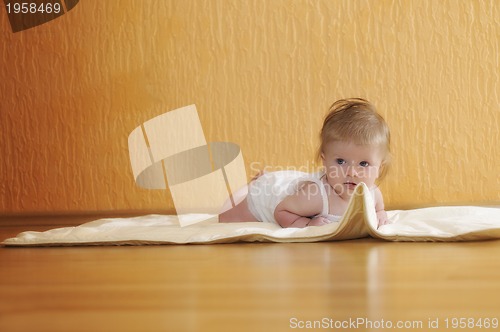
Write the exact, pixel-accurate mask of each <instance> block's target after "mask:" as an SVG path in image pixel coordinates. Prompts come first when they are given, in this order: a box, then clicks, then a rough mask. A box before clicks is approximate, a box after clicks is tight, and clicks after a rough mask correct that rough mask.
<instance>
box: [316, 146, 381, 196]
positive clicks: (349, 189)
mask: <svg viewBox="0 0 500 332" xmlns="http://www.w3.org/2000/svg"><path fill="white" fill-rule="evenodd" d="M382 156H383V154H382V151H381V149H380V148H379V147H376V146H375V147H374V146H370V145H356V144H354V143H351V142H344V141H340V142H338V141H337V142H336V141H334V142H331V143H329V144H328V145H327V146H326V148H325V151H324V152H323V154H322V155H321V157H322V159H323V165H324V166H325V170H326V174H327V180H328V183H329V184H330V186H332V188H333V189H334V190H335V192H337V194H339V195H341V196H350V195H352V193H353V192H354V188H355V187H356V186H357V185H358V184H359V183H360V182H364V183H365V184H366V185H367V186H368V187H369V188H372V187H374V186H375V180H377V178H378V176H379V173H380V166H381V164H382V160H383V158H382Z"/></svg>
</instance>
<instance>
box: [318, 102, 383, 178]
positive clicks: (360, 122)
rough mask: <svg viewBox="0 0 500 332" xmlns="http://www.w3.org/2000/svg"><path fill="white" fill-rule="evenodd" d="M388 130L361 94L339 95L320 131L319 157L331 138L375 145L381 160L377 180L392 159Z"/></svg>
mask: <svg viewBox="0 0 500 332" xmlns="http://www.w3.org/2000/svg"><path fill="white" fill-rule="evenodd" d="M390 139H391V138H390V132H389V127H388V126H387V123H386V122H385V120H384V119H383V118H382V117H381V116H380V114H378V113H377V111H376V110H375V107H374V106H373V105H372V104H371V103H370V102H369V101H367V100H364V99H360V98H350V99H341V100H338V101H336V102H335V103H333V105H332V106H331V107H330V109H329V113H328V115H327V116H326V118H325V120H324V122H323V128H322V129H321V132H320V140H321V145H320V147H319V150H318V159H320V158H321V159H324V153H325V151H326V149H327V147H328V145H329V144H330V143H332V142H344V143H352V144H355V145H357V146H364V147H371V148H373V149H376V150H377V151H378V152H377V153H379V157H380V160H381V165H380V170H379V174H378V179H377V180H378V182H379V181H381V180H382V179H383V178H384V176H385V175H386V174H387V170H388V167H389V164H390V160H391V153H390Z"/></svg>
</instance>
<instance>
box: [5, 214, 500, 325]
mask: <svg viewBox="0 0 500 332" xmlns="http://www.w3.org/2000/svg"><path fill="white" fill-rule="evenodd" d="M89 218H90V217H87V219H89ZM63 220H64V223H68V222H72V223H73V224H75V223H79V222H83V221H86V220H85V218H80V219H71V220H68V219H67V218H53V219H51V218H45V219H44V218H30V219H18V220H16V221H15V222H10V223H8V222H7V223H5V222H4V223H3V226H1V225H2V223H0V239H1V240H3V239H5V238H7V237H11V236H14V235H15V234H17V233H18V232H20V231H24V230H46V229H50V228H54V227H56V226H59V225H61V223H62V221H63ZM89 220H90V219H89ZM499 257H500V241H490V242H471V243H390V242H383V241H379V240H373V239H363V240H355V241H344V242H329V243H308V244H261V243H255V244H245V243H240V244H224V245H180V246H142V247H140V246H137V247H131V246H122V247H66V248H6V247H0V331H5V332H14V331H51V332H54V331H65V332H67V331H292V330H306V329H305V328H302V327H312V326H314V325H315V324H316V327H320V328H321V330H330V331H332V330H336V331H349V330H351V331H368V330H373V331H379V330H383V329H382V327H384V326H385V327H387V326H388V324H392V327H393V329H392V330H399V331H403V330H404V331H406V330H408V331H411V330H413V331H430V330H432V331H436V329H431V328H430V327H436V324H438V327H439V330H446V329H445V328H446V319H447V318H448V325H449V326H448V327H449V330H450V331H454V330H458V329H451V327H452V323H454V322H455V323H456V324H457V325H458V324H460V323H461V322H464V321H463V319H467V321H466V322H467V324H471V323H477V322H478V320H477V319H479V318H483V319H484V318H489V319H496V320H497V319H499V318H500V259H499ZM454 318H458V319H462V321H457V320H453V319H454ZM472 319H476V320H475V321H473V320H472ZM483 322H486V320H485V319H484V320H483ZM491 323H493V324H494V323H495V320H493V321H491ZM384 324H385V325H384ZM397 324H403V326H404V325H406V328H401V329H395V327H397V326H398V325H397ZM410 326H414V328H413V329H411V328H409V327H410ZM307 330H312V328H311V329H307ZM317 330H320V329H317ZM462 330H464V331H465V330H466V331H485V330H486V331H498V330H500V328H499V327H497V328H496V329H493V328H490V329H485V328H482V329H479V328H469V327H468V328H466V329H462Z"/></svg>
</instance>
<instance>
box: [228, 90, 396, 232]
mask: <svg viewBox="0 0 500 332" xmlns="http://www.w3.org/2000/svg"><path fill="white" fill-rule="evenodd" d="M320 140H321V145H320V147H319V149H318V153H317V158H318V159H321V161H322V163H323V167H324V171H322V172H320V173H315V174H314V173H313V174H309V173H304V172H298V171H278V172H269V173H263V174H259V175H258V176H257V177H256V178H254V179H253V180H252V181H251V182H250V184H249V188H248V195H247V196H246V198H245V199H244V200H243V201H241V202H240V203H239V204H238V205H236V206H235V207H233V208H232V209H230V210H228V211H225V212H223V213H222V214H220V215H219V221H220V222H241V221H261V222H269V223H275V224H278V225H280V226H281V227H299V228H302V227H306V226H321V225H325V224H328V223H331V222H335V221H339V220H340V218H341V217H342V214H343V213H344V212H345V210H346V209H347V205H348V203H349V200H350V198H351V196H352V194H353V193H354V188H356V186H357V185H358V184H359V183H361V182H364V183H365V184H366V185H367V186H368V188H370V191H371V193H372V196H373V199H374V202H375V210H376V212H377V217H378V225H379V226H381V225H385V224H387V223H389V221H388V220H387V215H386V213H385V208H384V200H383V197H382V193H381V192H380V189H379V188H378V187H377V185H376V183H378V182H380V181H381V180H382V179H383V178H384V176H385V174H386V173H387V170H388V167H389V164H390V158H391V156H390V132H389V127H388V126H387V124H386V122H385V121H384V119H383V118H382V117H381V116H380V115H379V114H378V113H377V112H376V110H375V107H374V106H373V105H372V104H370V103H369V102H368V101H366V100H364V99H360V98H352V99H342V100H338V101H336V102H335V103H334V104H333V105H332V106H331V107H330V111H329V113H328V115H327V116H326V118H325V120H324V123H323V128H322V129H321V132H320Z"/></svg>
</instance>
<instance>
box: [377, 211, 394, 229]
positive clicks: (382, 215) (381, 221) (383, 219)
mask: <svg viewBox="0 0 500 332" xmlns="http://www.w3.org/2000/svg"><path fill="white" fill-rule="evenodd" d="M377 219H378V226H377V229H379V228H380V226H383V225H387V224H390V223H391V222H390V221H389V219H388V218H387V213H386V212H385V210H380V211H377Z"/></svg>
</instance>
